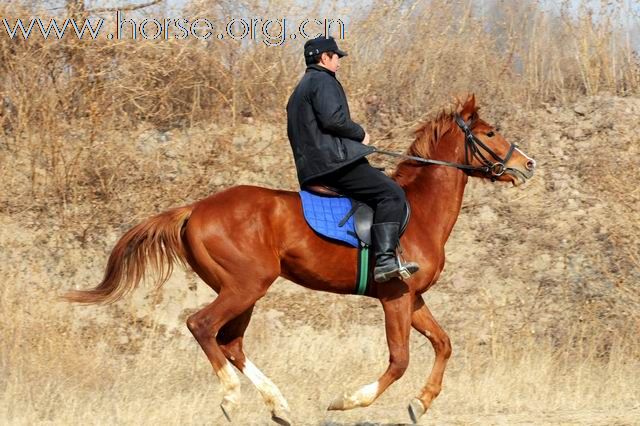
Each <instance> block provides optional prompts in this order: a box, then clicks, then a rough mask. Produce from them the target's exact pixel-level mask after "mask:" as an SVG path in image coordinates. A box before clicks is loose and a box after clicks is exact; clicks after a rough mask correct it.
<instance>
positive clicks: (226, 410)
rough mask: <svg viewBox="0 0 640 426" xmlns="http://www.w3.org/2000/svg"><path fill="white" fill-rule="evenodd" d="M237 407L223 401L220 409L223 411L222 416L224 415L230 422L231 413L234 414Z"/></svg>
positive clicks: (227, 401)
mask: <svg viewBox="0 0 640 426" xmlns="http://www.w3.org/2000/svg"><path fill="white" fill-rule="evenodd" d="M235 407H236V404H235V403H234V402H232V401H229V400H227V399H225V400H223V401H222V403H221V404H220V409H221V410H222V414H224V417H225V418H226V419H227V421H229V422H230V421H231V413H233V410H234V408H235Z"/></svg>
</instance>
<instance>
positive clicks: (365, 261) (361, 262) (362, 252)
mask: <svg viewBox="0 0 640 426" xmlns="http://www.w3.org/2000/svg"><path fill="white" fill-rule="evenodd" d="M357 275H358V276H357V279H356V294H359V295H363V294H364V293H365V292H366V291H367V281H368V280H369V246H365V245H363V244H360V247H358V274H357Z"/></svg>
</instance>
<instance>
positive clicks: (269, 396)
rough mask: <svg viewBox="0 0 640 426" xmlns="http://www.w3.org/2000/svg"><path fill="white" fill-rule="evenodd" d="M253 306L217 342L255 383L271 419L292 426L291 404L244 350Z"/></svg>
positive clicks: (235, 364)
mask: <svg viewBox="0 0 640 426" xmlns="http://www.w3.org/2000/svg"><path fill="white" fill-rule="evenodd" d="M252 312H253V306H251V307H250V308H249V309H247V310H246V311H244V312H243V313H242V314H240V315H239V316H237V317H236V318H234V319H233V320H231V321H229V322H228V323H227V324H225V325H224V327H222V329H220V332H219V333H218V336H217V337H216V340H217V341H218V344H219V345H220V348H221V349H222V352H223V353H224V355H225V356H226V358H227V359H228V360H229V361H230V362H231V363H232V364H233V365H234V366H235V367H236V368H237V369H238V370H240V371H242V373H243V374H244V375H245V376H246V377H247V378H248V379H249V380H250V381H251V383H253V385H254V386H255V387H256V388H257V389H258V391H259V392H260V394H261V395H262V397H263V399H264V401H265V403H266V404H267V406H268V407H269V409H270V410H271V419H272V420H273V421H274V422H276V423H278V424H280V425H283V426H284V425H291V421H290V420H289V411H290V410H289V404H288V403H287V401H286V400H285V398H284V396H283V395H282V393H281V392H280V389H278V387H277V386H276V385H275V384H274V383H273V382H272V381H271V380H269V378H268V377H267V376H265V375H264V374H263V373H262V372H261V371H260V370H259V369H258V368H257V367H256V366H255V365H254V364H253V363H252V362H251V361H250V360H249V359H248V358H247V356H246V355H245V353H244V351H243V349H242V342H243V339H244V333H245V330H246V329H247V326H248V325H249V321H250V320H251V314H252Z"/></svg>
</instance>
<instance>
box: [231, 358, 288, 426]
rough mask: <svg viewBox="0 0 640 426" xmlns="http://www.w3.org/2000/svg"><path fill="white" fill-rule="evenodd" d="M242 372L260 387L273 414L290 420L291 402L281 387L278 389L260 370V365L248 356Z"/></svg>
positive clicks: (259, 389)
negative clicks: (285, 397)
mask: <svg viewBox="0 0 640 426" xmlns="http://www.w3.org/2000/svg"><path fill="white" fill-rule="evenodd" d="M242 372H243V373H244V375H245V376H247V378H248V379H249V380H251V383H253V384H254V385H255V387H256V388H257V389H258V391H259V392H260V394H261V395H262V397H263V398H264V401H265V403H266V404H267V406H268V407H269V408H270V409H271V414H272V415H273V416H274V417H278V418H280V419H283V420H285V421H288V420H287V418H288V414H289V404H288V403H287V400H286V399H284V396H282V392H280V389H278V387H277V386H276V385H275V384H274V383H273V382H272V381H271V380H269V378H268V377H267V376H265V375H264V374H263V373H262V371H260V370H258V367H256V366H255V365H254V364H253V363H252V362H251V361H249V359H248V358H245V361H244V368H243V369H242ZM274 421H276V420H274Z"/></svg>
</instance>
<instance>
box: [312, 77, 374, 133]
mask: <svg viewBox="0 0 640 426" xmlns="http://www.w3.org/2000/svg"><path fill="white" fill-rule="evenodd" d="M339 90H340V89H339V88H338V86H337V84H335V83H333V82H323V83H322V84H321V85H320V86H319V87H316V88H315V90H314V91H313V92H312V93H311V96H310V98H311V105H312V106H313V110H314V112H315V113H316V118H317V119H318V124H319V125H320V128H321V129H322V130H324V131H325V132H329V133H331V134H333V135H335V136H338V137H342V138H349V139H353V140H356V141H358V142H362V140H363V139H364V136H365V132H364V129H363V128H362V126H360V125H359V124H358V123H356V122H354V121H352V120H351V119H350V118H348V117H347V113H346V111H345V109H344V107H343V105H342V103H341V102H340V99H341V96H340V92H339Z"/></svg>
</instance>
